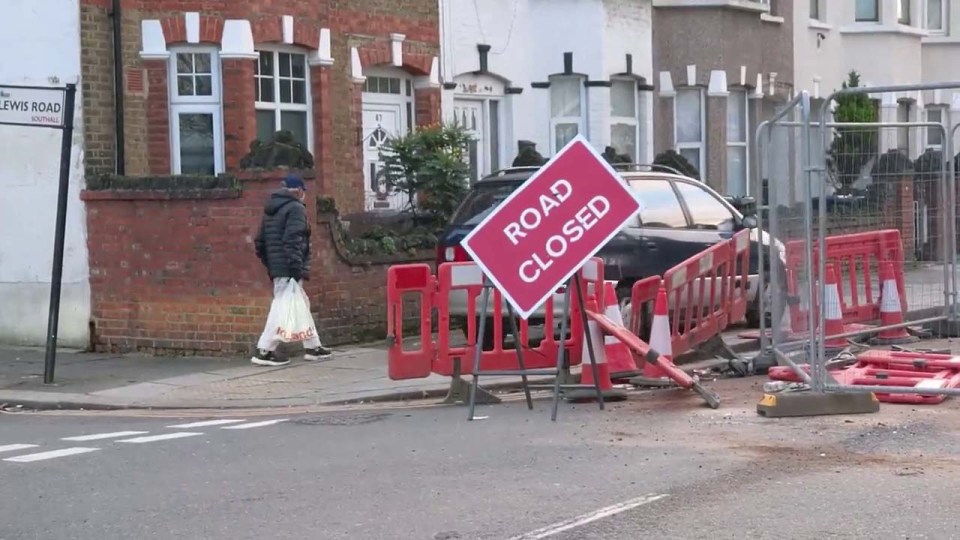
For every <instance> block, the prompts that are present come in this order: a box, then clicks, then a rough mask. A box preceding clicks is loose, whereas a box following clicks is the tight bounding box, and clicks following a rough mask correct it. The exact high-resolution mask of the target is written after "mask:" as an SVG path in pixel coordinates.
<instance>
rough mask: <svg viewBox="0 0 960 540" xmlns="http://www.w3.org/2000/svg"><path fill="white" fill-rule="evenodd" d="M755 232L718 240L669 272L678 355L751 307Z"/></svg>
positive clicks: (713, 333)
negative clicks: (752, 236)
mask: <svg viewBox="0 0 960 540" xmlns="http://www.w3.org/2000/svg"><path fill="white" fill-rule="evenodd" d="M749 269H750V231H748V230H744V231H740V232H738V233H737V234H735V235H734V236H733V238H731V239H730V240H728V241H725V242H720V243H718V244H714V245H713V246H711V247H709V248H707V249H706V250H704V251H702V252H700V253H698V254H697V255H695V256H693V257H691V258H689V259H687V260H686V261H684V262H682V263H680V264H679V265H677V266H675V267H674V268H671V269H670V270H668V271H667V272H666V273H665V274H664V275H663V281H664V283H665V285H666V288H667V297H668V301H669V303H670V308H671V310H672V311H673V314H672V316H671V331H670V335H671V336H672V337H673V343H672V345H673V354H674V355H679V354H683V353H685V352H687V351H689V350H691V349H693V348H694V347H696V346H698V345H700V344H702V343H704V342H706V341H707V340H709V339H710V338H712V337H714V336H717V335H719V334H720V332H721V331H723V330H724V329H726V328H727V326H728V325H730V323H733V322H737V321H740V320H742V319H743V318H744V316H745V315H746V312H747V278H748V276H749Z"/></svg>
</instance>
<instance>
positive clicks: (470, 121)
mask: <svg viewBox="0 0 960 540" xmlns="http://www.w3.org/2000/svg"><path fill="white" fill-rule="evenodd" d="M453 115H454V117H453V119H454V123H455V124H456V125H458V126H460V127H461V128H463V129H464V130H465V131H466V132H467V133H468V134H469V135H470V136H471V137H472V140H471V141H470V142H469V144H468V146H467V163H468V164H469V165H470V183H471V184H473V183H474V182H476V181H477V180H480V178H482V177H483V176H484V175H485V174H488V173H490V172H492V171H489V170H487V155H486V150H487V149H488V148H489V146H490V141H488V140H487V139H488V138H489V137H488V134H487V130H486V129H485V125H484V114H483V102H482V101H478V100H469V99H456V100H454V103H453Z"/></svg>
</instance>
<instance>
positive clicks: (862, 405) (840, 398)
mask: <svg viewBox="0 0 960 540" xmlns="http://www.w3.org/2000/svg"><path fill="white" fill-rule="evenodd" d="M879 411H880V402H879V401H878V400H877V396H875V395H873V394H868V393H820V392H809V391H806V392H780V393H776V394H764V395H763V398H761V399H760V402H759V403H757V414H759V415H760V416H763V417H765V418H787V417H797V416H826V415H835V414H870V413H875V412H879Z"/></svg>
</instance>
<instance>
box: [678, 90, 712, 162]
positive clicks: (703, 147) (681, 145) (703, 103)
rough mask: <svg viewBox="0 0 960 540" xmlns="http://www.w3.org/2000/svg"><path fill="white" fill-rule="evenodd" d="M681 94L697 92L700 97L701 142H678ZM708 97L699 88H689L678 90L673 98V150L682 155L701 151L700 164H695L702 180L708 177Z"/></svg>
mask: <svg viewBox="0 0 960 540" xmlns="http://www.w3.org/2000/svg"><path fill="white" fill-rule="evenodd" d="M681 92H697V93H698V94H699V97H700V141H699V142H678V141H677V103H679V102H680V93H681ZM706 113H707V97H706V92H704V91H703V88H701V87H699V86H687V87H683V88H677V95H676V96H675V97H674V98H673V148H674V150H676V151H677V153H680V150H684V149H689V148H697V149H699V150H700V163H693V164H692V165H694V166H695V167H696V168H697V172H698V173H699V174H700V179H701V180H702V179H705V178H706V177H707V171H706V170H705V169H706V163H707V141H706V137H707V114H706Z"/></svg>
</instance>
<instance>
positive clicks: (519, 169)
mask: <svg viewBox="0 0 960 540" xmlns="http://www.w3.org/2000/svg"><path fill="white" fill-rule="evenodd" d="M541 168H543V167H542V166H539V165H525V166H523V167H507V168H506V169H500V170H498V171H493V172H492V173H490V174H488V175H487V177H491V176H503V175H505V174H510V173H514V172H523V171H539V170H540V169H541Z"/></svg>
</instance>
